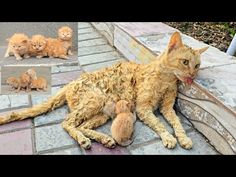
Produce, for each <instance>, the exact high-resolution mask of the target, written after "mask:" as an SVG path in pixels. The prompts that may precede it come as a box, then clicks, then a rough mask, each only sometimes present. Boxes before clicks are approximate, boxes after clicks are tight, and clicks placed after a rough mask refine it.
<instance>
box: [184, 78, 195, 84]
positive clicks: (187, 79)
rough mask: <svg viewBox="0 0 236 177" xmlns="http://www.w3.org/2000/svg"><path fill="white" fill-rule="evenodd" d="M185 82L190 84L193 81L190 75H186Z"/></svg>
mask: <svg viewBox="0 0 236 177" xmlns="http://www.w3.org/2000/svg"><path fill="white" fill-rule="evenodd" d="M185 80H186V82H187V84H189V85H191V84H192V83H193V79H192V78H191V77H186V79H185Z"/></svg>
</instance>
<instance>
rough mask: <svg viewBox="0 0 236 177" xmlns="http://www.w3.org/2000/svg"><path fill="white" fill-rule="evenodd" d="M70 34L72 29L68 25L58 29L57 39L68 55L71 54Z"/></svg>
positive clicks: (71, 34)
mask: <svg viewBox="0 0 236 177" xmlns="http://www.w3.org/2000/svg"><path fill="white" fill-rule="evenodd" d="M72 36H73V30H72V29H71V28H70V27H68V26H62V27H61V28H59V29H58V39H59V40H60V41H61V42H62V43H63V46H64V47H65V48H66V50H67V53H66V54H68V55H73V53H72V51H71V50H72Z"/></svg>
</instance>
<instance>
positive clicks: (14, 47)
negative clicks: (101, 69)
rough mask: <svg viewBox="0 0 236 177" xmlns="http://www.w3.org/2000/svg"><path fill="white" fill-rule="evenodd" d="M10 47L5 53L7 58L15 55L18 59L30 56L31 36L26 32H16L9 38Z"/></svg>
mask: <svg viewBox="0 0 236 177" xmlns="http://www.w3.org/2000/svg"><path fill="white" fill-rule="evenodd" d="M7 41H8V47H7V51H6V53H5V58H7V57H9V56H11V55H14V56H15V57H16V59H17V60H22V58H29V55H28V50H29V38H28V36H26V35H25V34H22V33H17V34H14V35H13V36H12V37H11V38H10V39H7Z"/></svg>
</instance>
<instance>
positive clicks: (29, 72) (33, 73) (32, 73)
mask: <svg viewBox="0 0 236 177" xmlns="http://www.w3.org/2000/svg"><path fill="white" fill-rule="evenodd" d="M25 73H26V74H27V75H28V76H30V78H31V79H33V80H36V79H37V74H36V71H35V70H34V68H30V69H28V70H27V71H26V72H25Z"/></svg>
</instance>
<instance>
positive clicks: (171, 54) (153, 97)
mask: <svg viewBox="0 0 236 177" xmlns="http://www.w3.org/2000/svg"><path fill="white" fill-rule="evenodd" d="M206 49H207V47H205V48H202V49H198V50H194V49H191V48H189V47H186V46H185V45H183V44H182V40H181V36H180V34H179V33H178V32H175V33H174V34H173V35H172V36H171V39H170V42H169V45H168V47H167V50H165V51H164V52H163V53H162V54H161V55H160V56H159V57H158V58H157V59H156V60H154V61H153V62H150V63H148V64H136V63H133V62H124V63H119V64H115V65H113V66H111V67H108V68H104V69H101V70H99V71H96V72H92V73H84V74H82V75H81V76H80V77H79V78H78V79H77V80H75V81H72V82H71V83H69V84H67V85H66V86H64V87H63V88H62V89H61V90H59V92H58V93H57V94H56V95H55V96H53V97H51V98H49V99H48V101H46V102H44V103H42V104H39V105H36V106H34V107H32V108H27V109H25V110H23V111H20V112H12V113H10V114H9V115H7V116H4V117H0V124H4V123H7V122H11V121H15V120H23V119H26V118H32V117H35V116H38V115H40V114H43V113H46V112H49V111H52V110H54V109H55V108H57V107H60V106H62V105H63V104H65V103H66V102H67V104H68V106H69V109H70V113H69V114H68V115H67V117H66V119H65V120H64V121H63V123H62V127H63V128H64V129H65V130H66V131H67V132H68V133H69V134H70V136H71V137H73V138H74V139H75V140H77V142H78V143H79V144H80V145H81V146H82V147H83V148H89V147H90V146H91V141H90V139H94V140H96V141H98V142H100V143H102V144H103V145H105V146H106V147H110V148H111V147H114V146H115V141H114V140H113V139H112V138H111V137H110V136H108V135H106V134H103V133H100V132H97V131H95V130H93V129H95V128H97V127H98V126H101V125H103V124H104V123H106V122H107V120H108V119H109V117H108V116H106V115H105V114H103V108H104V106H105V104H106V103H107V102H108V101H113V102H117V101H119V100H126V101H128V102H133V103H135V105H136V112H137V115H138V117H139V119H140V120H141V121H143V122H144V123H145V124H146V125H148V126H149V127H150V128H151V129H152V130H154V131H155V132H156V133H157V134H159V135H160V137H161V139H162V142H163V144H164V146H166V147H167V148H174V147H175V146H176V143H177V140H176V138H175V137H174V136H173V135H171V134H170V133H169V132H168V131H167V130H166V128H165V127H164V126H163V124H162V123H161V122H160V121H159V119H158V118H157V117H156V116H155V115H154V113H153V111H154V110H155V109H157V108H160V111H161V113H162V114H163V115H164V117H165V118H166V119H167V121H168V122H169V123H170V124H171V125H172V127H173V128H174V132H175V136H176V137H177V139H178V141H179V144H180V145H181V146H182V147H184V148H186V149H190V148H191V147H192V141H191V139H190V138H189V137H187V135H186V133H185V131H184V129H183V127H182V125H181V123H180V120H179V118H178V117H177V115H176V113H175V111H174V109H173V105H174V102H175V98H176V95H177V81H178V80H181V81H183V82H186V83H189V84H191V83H192V80H193V79H194V77H195V76H196V74H197V71H198V69H199V65H200V54H201V53H202V52H204V51H205V50H206Z"/></svg>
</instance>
